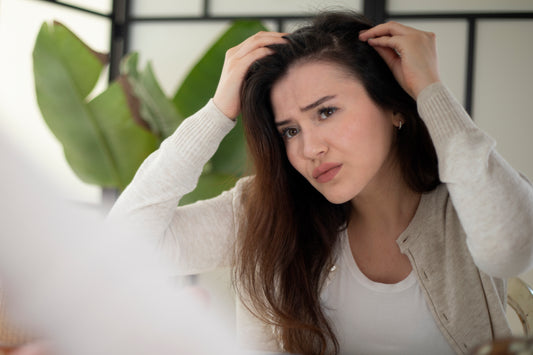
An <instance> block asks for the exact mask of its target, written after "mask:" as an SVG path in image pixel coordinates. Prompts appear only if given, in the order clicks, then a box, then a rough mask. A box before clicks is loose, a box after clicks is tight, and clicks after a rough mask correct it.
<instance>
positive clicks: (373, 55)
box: [233, 12, 440, 354]
mask: <svg viewBox="0 0 533 355" xmlns="http://www.w3.org/2000/svg"><path fill="white" fill-rule="evenodd" d="M370 27H371V24H370V23H369V22H368V21H367V20H365V19H364V18H362V17H361V16H360V15H357V14H354V13H350V12H327V13H322V14H320V15H318V16H316V17H315V18H314V19H313V21H312V23H311V24H310V25H308V26H306V27H303V28H301V29H298V30H297V31H295V32H294V33H292V34H290V35H288V36H286V38H287V43H284V44H279V45H272V46H271V48H272V49H274V51H275V52H274V54H272V55H269V56H267V57H265V58H262V59H260V60H258V61H257V62H255V63H254V64H253V65H252V66H251V67H250V69H249V70H248V73H247V75H246V77H245V80H244V83H243V86H242V91H241V102H242V115H243V123H244V129H245V134H246V139H247V144H248V150H249V154H250V156H251V158H252V160H253V163H254V170H255V177H254V178H253V179H251V180H250V182H249V185H248V186H247V189H246V190H245V193H244V195H243V206H244V210H243V216H242V220H241V222H240V223H241V225H240V229H239V240H238V247H237V248H236V256H235V272H234V275H233V278H234V284H235V287H236V288H237V291H238V292H239V293H240V295H241V298H242V299H243V300H246V301H244V304H245V306H246V307H247V308H248V309H249V310H250V311H251V312H252V313H253V314H255V315H256V316H257V317H258V318H259V319H261V320H262V321H264V322H265V323H267V324H270V325H272V326H273V329H274V330H275V333H276V334H277V336H278V340H279V341H280V343H281V345H282V347H283V349H284V350H285V351H288V352H292V353H299V354H326V353H337V352H338V350H339V346H338V342H337V339H336V336H335V330H334V328H333V326H332V325H331V324H330V322H329V321H328V318H327V316H326V315H325V313H324V310H323V308H322V306H321V301H320V292H321V289H322V287H323V285H324V283H325V281H326V279H327V277H328V274H329V271H330V269H331V267H332V266H333V265H334V263H335V248H336V246H337V241H338V239H339V238H338V235H339V232H340V231H342V230H343V229H344V228H346V226H347V223H348V218H349V215H350V211H351V206H350V203H349V202H346V203H344V204H332V203H330V202H329V201H327V200H326V198H325V197H324V196H322V194H320V193H319V192H318V191H317V190H316V189H315V188H314V187H313V186H312V185H311V184H310V183H309V182H308V181H307V180H306V179H305V178H304V177H303V176H302V175H301V174H300V173H298V172H297V171H296V170H295V169H294V168H293V167H292V166H291V164H290V163H289V161H288V158H287V155H286V151H285V146H284V142H283V139H282V138H281V136H280V134H279V133H278V130H277V128H276V126H275V123H274V115H273V110H272V104H271V100H270V97H271V89H272V87H273V85H274V84H275V83H276V82H278V81H279V80H280V79H281V78H282V77H283V76H284V75H285V74H286V73H287V71H288V69H289V68H290V67H291V66H294V65H298V64H301V63H305V62H310V61H322V62H328V63H333V64H337V65H339V66H340V67H341V68H343V69H345V70H347V71H348V72H349V73H351V74H353V77H354V79H356V80H359V81H360V82H361V83H362V84H363V85H364V87H365V89H366V91H367V92H368V94H369V96H370V98H371V99H372V100H373V101H374V102H375V103H376V104H377V105H378V106H380V107H382V108H384V109H389V110H392V111H394V112H397V113H400V114H401V115H402V116H403V120H404V124H403V127H402V129H401V130H400V131H398V134H397V138H396V140H395V141H396V142H395V147H396V153H397V154H396V155H397V159H398V161H399V163H400V168H401V171H402V176H403V179H404V180H405V182H406V183H407V185H408V186H409V187H410V188H411V189H412V190H414V191H416V192H427V191H431V190H433V189H434V188H435V187H436V186H437V185H438V184H439V183H440V182H439V178H438V169H437V158H436V154H435V150H434V147H433V144H432V142H431V139H430V137H429V134H428V132H427V129H426V127H425V125H424V123H423V122H422V120H421V119H420V117H419V116H418V113H417V107H416V102H415V101H414V100H413V99H412V98H411V97H410V96H409V95H408V94H407V93H406V92H405V91H404V90H403V89H402V88H401V87H400V85H399V84H398V83H397V82H396V80H395V79H394V76H393V75H392V73H391V71H390V70H389V68H388V67H387V65H386V64H385V62H384V61H383V60H382V58H381V57H380V56H379V55H378V53H377V52H376V51H375V50H374V49H373V48H372V47H370V46H369V45H368V44H367V43H364V42H361V41H360V40H359V39H358V35H359V31H361V30H364V29H368V28H370Z"/></svg>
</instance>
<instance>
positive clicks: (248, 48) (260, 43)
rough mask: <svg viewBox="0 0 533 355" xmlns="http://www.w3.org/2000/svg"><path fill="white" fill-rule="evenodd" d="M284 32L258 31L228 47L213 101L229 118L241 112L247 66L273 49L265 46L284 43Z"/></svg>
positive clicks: (233, 117)
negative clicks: (243, 83) (242, 91)
mask: <svg viewBox="0 0 533 355" xmlns="http://www.w3.org/2000/svg"><path fill="white" fill-rule="evenodd" d="M284 35H286V33H279V32H258V33H256V34H255V35H253V36H251V37H249V38H247V39H246V40H244V41H243V42H242V43H241V44H239V45H237V46H235V47H233V48H230V49H228V51H227V52H226V58H225V59H224V67H223V68H222V74H221V75H220V80H219V82H218V86H217V90H216V92H215V96H214V97H213V102H214V103H215V105H216V106H217V107H218V108H219V109H220V110H221V111H222V112H223V113H224V114H225V115H226V116H227V117H229V118H231V119H232V120H234V119H235V118H237V116H238V115H239V113H240V112H241V102H240V90H241V85H242V81H243V79H244V76H245V75H246V72H247V71H248V68H249V67H250V65H252V63H253V62H255V61H256V60H258V59H261V58H263V57H265V56H267V55H269V54H272V53H274V51H273V50H272V49H270V48H267V47H266V46H268V45H271V44H277V43H284V42H285V41H286V40H285V39H284V38H282V36H284Z"/></svg>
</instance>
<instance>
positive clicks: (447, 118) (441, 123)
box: [417, 82, 477, 148]
mask: <svg viewBox="0 0 533 355" xmlns="http://www.w3.org/2000/svg"><path fill="white" fill-rule="evenodd" d="M417 104H418V113H419V114H420V117H422V120H423V121H424V123H425V124H426V126H427V128H428V130H429V133H430V135H431V138H432V139H433V143H434V144H435V147H436V148H438V146H439V145H441V144H442V143H444V141H446V140H447V139H448V138H449V137H451V136H454V135H456V134H457V133H460V132H465V131H467V130H470V129H477V127H476V125H475V124H474V122H473V121H472V119H471V118H470V116H469V115H468V113H467V112H466V111H465V110H464V108H463V106H462V105H461V104H460V103H459V102H458V101H457V100H456V99H455V97H454V96H453V94H452V93H451V92H450V91H449V90H448V88H446V86H445V85H444V84H442V83H440V82H437V83H433V84H431V85H429V86H428V87H426V88H425V89H424V90H422V92H421V93H420V94H419V95H418V99H417Z"/></svg>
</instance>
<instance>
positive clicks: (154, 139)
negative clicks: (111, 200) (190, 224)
mask: <svg viewBox="0 0 533 355" xmlns="http://www.w3.org/2000/svg"><path fill="white" fill-rule="evenodd" d="M264 29H265V28H264V27H263V26H262V24H261V23H260V22H258V21H237V22H234V23H233V24H232V25H231V26H230V27H229V28H228V29H227V31H226V32H225V33H223V34H222V35H221V36H220V37H219V38H218V39H217V40H216V42H215V43H214V44H213V45H212V46H211V47H210V48H209V49H208V50H207V51H206V53H205V54H204V55H203V56H202V57H201V59H200V60H199V61H198V62H197V64H196V65H195V66H194V67H193V69H192V70H191V71H190V72H189V74H188V75H187V76H186V78H185V80H184V81H183V83H182V84H181V86H180V87H179V88H178V90H177V91H176V93H175V94H174V96H173V97H172V98H168V97H167V96H166V95H165V93H164V92H163V90H162V89H161V87H160V85H159V84H158V82H157V79H156V77H155V75H154V72H153V70H152V67H151V64H150V63H148V64H147V65H146V67H145V68H144V69H143V70H139V69H138V54H137V53H132V54H130V55H128V56H126V57H125V58H124V59H123V61H122V64H121V73H120V76H119V77H118V78H117V79H116V80H114V81H113V82H111V83H109V85H108V86H107V88H106V89H105V90H104V91H103V92H101V93H100V94H98V95H97V96H96V97H94V98H90V94H91V92H92V91H93V89H94V87H95V85H96V83H97V81H98V80H99V78H100V76H101V75H102V74H103V71H104V69H105V66H106V65H107V59H108V56H107V55H105V54H102V53H98V52H96V51H94V50H93V49H91V48H90V47H89V46H87V45H86V44H85V43H84V42H83V41H82V40H81V39H80V38H78V37H77V36H76V35H75V34H74V33H72V32H71V31H70V30H69V29H68V28H67V27H65V26H64V25H62V24H60V23H58V22H54V23H52V24H49V23H44V24H43V25H42V27H41V29H40V31H39V34H38V36H37V40H36V42H35V47H34V50H33V69H34V76H35V90H36V94H37V101H38V105H39V108H40V110H41V113H42V116H43V118H44V120H45V122H46V124H47V125H48V127H49V128H50V129H51V131H52V132H53V134H54V135H55V136H56V137H57V139H58V140H59V141H60V143H61V144H62V146H63V149H64V153H65V158H66V159H67V162H68V163H69V165H70V167H71V168H72V170H73V171H74V172H75V174H76V175H77V176H78V177H79V178H80V179H81V180H83V181H84V182H86V183H89V184H95V185H98V186H101V187H103V188H113V189H117V190H119V191H120V190H122V189H124V188H125V187H126V186H127V185H128V184H129V182H130V181H131V179H132V178H133V175H134V174H135V171H136V170H137V168H138V167H139V165H140V164H141V162H142V161H143V160H144V159H145V158H146V157H147V156H148V155H149V154H150V153H151V152H152V151H154V150H155V149H157V147H158V146H159V144H160V143H161V141H162V140H163V139H165V138H166V137H168V136H169V135H170V134H172V132H173V131H174V130H175V129H176V127H178V126H179V124H180V123H181V122H182V121H183V119H184V118H186V117H188V116H189V115H191V114H193V113H194V112H196V111H197V110H198V109H200V108H201V107H202V106H203V105H204V104H205V103H206V102H207V101H208V99H209V98H210V97H212V96H213V94H214V91H215V89H216V85H217V82H218V79H219V75H220V71H221V68H222V64H223V61H224V55H225V52H226V50H227V49H228V48H230V47H232V46H234V45H236V44H238V43H240V42H241V41H242V40H244V39H245V38H247V37H249V36H250V35H252V34H254V33H256V32H258V31H261V30H264ZM245 166H246V151H245V146H244V138H243V134H242V127H241V125H240V123H239V124H238V125H237V127H236V128H235V129H234V130H233V131H232V132H231V133H230V134H229V135H228V136H227V137H226V138H225V139H224V140H223V141H222V143H221V145H220V147H219V149H218V151H217V153H216V154H215V155H214V156H213V158H212V159H211V160H210V161H209V162H208V164H207V165H206V166H205V168H204V172H203V173H202V175H201V177H200V180H199V183H198V187H197V189H196V190H195V191H193V192H192V193H190V194H189V195H187V196H185V197H184V198H183V199H182V201H181V202H180V203H181V204H186V203H191V202H194V201H196V200H199V199H205V198H209V197H212V196H215V195H218V194H219V193H220V192H221V191H223V190H225V189H227V188H229V187H231V186H232V185H233V184H234V183H235V181H236V180H237V179H238V178H239V177H240V176H241V175H242V174H243V173H244V167H245Z"/></svg>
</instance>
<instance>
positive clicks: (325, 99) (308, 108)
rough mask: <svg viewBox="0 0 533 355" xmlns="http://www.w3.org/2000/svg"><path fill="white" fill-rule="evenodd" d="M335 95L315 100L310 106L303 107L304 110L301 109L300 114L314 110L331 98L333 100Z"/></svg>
mask: <svg viewBox="0 0 533 355" xmlns="http://www.w3.org/2000/svg"><path fill="white" fill-rule="evenodd" d="M335 96H336V95H328V96H324V97H322V98H320V99H318V100H316V101H315V102H313V103H312V104H310V105H307V106H305V107H304V108H301V109H300V111H301V112H305V111H309V110H311V109H314V108H315V107H317V106H319V105H321V104H323V103H324V102H326V101H328V100H331V99H333V98H335Z"/></svg>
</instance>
